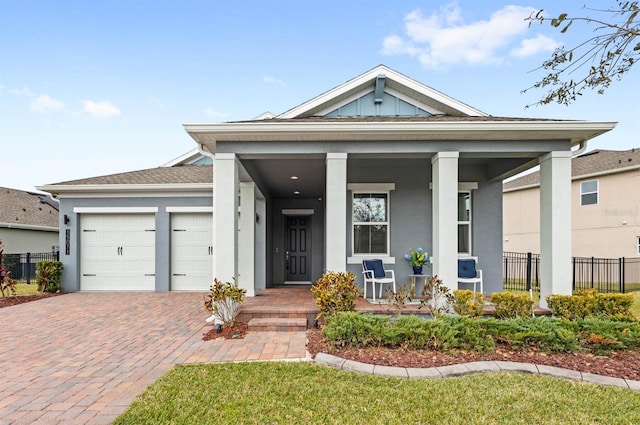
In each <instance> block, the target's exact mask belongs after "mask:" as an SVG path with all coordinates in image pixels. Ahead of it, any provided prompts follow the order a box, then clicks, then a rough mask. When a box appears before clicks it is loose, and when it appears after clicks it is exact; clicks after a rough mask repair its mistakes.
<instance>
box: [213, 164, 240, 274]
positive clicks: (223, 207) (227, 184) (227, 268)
mask: <svg viewBox="0 0 640 425" xmlns="http://www.w3.org/2000/svg"><path fill="white" fill-rule="evenodd" d="M214 163H215V166H214V167H213V216H214V220H213V238H214V251H213V253H214V255H215V266H214V270H213V272H214V277H217V278H218V280H221V281H223V282H233V279H235V278H237V274H238V180H239V179H238V163H237V161H236V155H235V154H233V153H217V154H216V155H215V162H214Z"/></svg>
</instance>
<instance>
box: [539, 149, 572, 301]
mask: <svg viewBox="0 0 640 425" xmlns="http://www.w3.org/2000/svg"><path fill="white" fill-rule="evenodd" d="M571 280H572V270H571V152H567V151H559V152H550V153H548V154H547V155H545V156H543V157H542V158H540V307H542V308H547V300H546V299H545V297H546V296H547V295H549V294H561V295H571V292H572V282H571Z"/></svg>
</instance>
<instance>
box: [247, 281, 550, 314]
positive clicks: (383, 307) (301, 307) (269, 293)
mask: <svg viewBox="0 0 640 425" xmlns="http://www.w3.org/2000/svg"><path fill="white" fill-rule="evenodd" d="M420 307H421V306H420V304H405V305H404V306H403V308H402V314H428V313H429V309H428V308H427V307H422V308H420ZM355 308H356V311H360V312H366V313H373V314H394V313H396V309H395V307H394V305H391V304H372V303H370V302H369V301H368V300H366V299H364V298H362V297H358V298H357V299H356V302H355ZM319 312H320V310H319V309H318V307H317V306H316V302H315V300H314V298H313V296H312V295H311V286H310V285H285V286H277V287H273V288H267V289H263V290H259V291H256V296H255V297H247V298H245V300H244V302H243V303H242V305H241V306H240V314H239V315H238V319H239V320H241V321H243V322H248V321H249V320H251V319H264V318H283V319H284V318H289V319H293V318H306V319H307V323H313V321H314V320H315V318H316V317H317V315H318V313H319ZM494 313H495V309H494V307H493V306H491V305H487V306H485V315H493V314H494ZM534 314H535V315H544V314H549V312H548V311H547V310H543V309H540V308H538V306H537V305H536V306H535V310H534Z"/></svg>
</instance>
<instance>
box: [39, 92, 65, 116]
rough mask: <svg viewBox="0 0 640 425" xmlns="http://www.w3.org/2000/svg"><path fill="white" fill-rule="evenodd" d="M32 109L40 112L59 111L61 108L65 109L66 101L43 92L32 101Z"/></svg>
mask: <svg viewBox="0 0 640 425" xmlns="http://www.w3.org/2000/svg"><path fill="white" fill-rule="evenodd" d="M31 109H32V110H33V111H38V112H43V111H59V110H60V109H64V103H62V102H60V101H59V100H57V99H54V98H52V97H51V96H49V95H48V94H43V95H41V96H38V97H37V98H36V99H35V100H34V101H33V102H31Z"/></svg>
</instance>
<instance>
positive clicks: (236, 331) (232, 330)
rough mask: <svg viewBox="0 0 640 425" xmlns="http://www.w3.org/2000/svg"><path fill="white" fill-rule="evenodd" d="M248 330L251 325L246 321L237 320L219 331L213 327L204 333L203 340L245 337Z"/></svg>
mask: <svg viewBox="0 0 640 425" xmlns="http://www.w3.org/2000/svg"><path fill="white" fill-rule="evenodd" d="M248 330H249V325H248V324H247V323H244V322H236V323H234V324H233V325H230V326H227V325H223V326H222V329H221V331H217V330H215V329H214V328H213V327H212V328H211V330H210V331H208V332H207V333H204V334H202V340H203V341H211V340H216V339H243V338H244V337H245V336H246V335H247V332H248Z"/></svg>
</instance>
